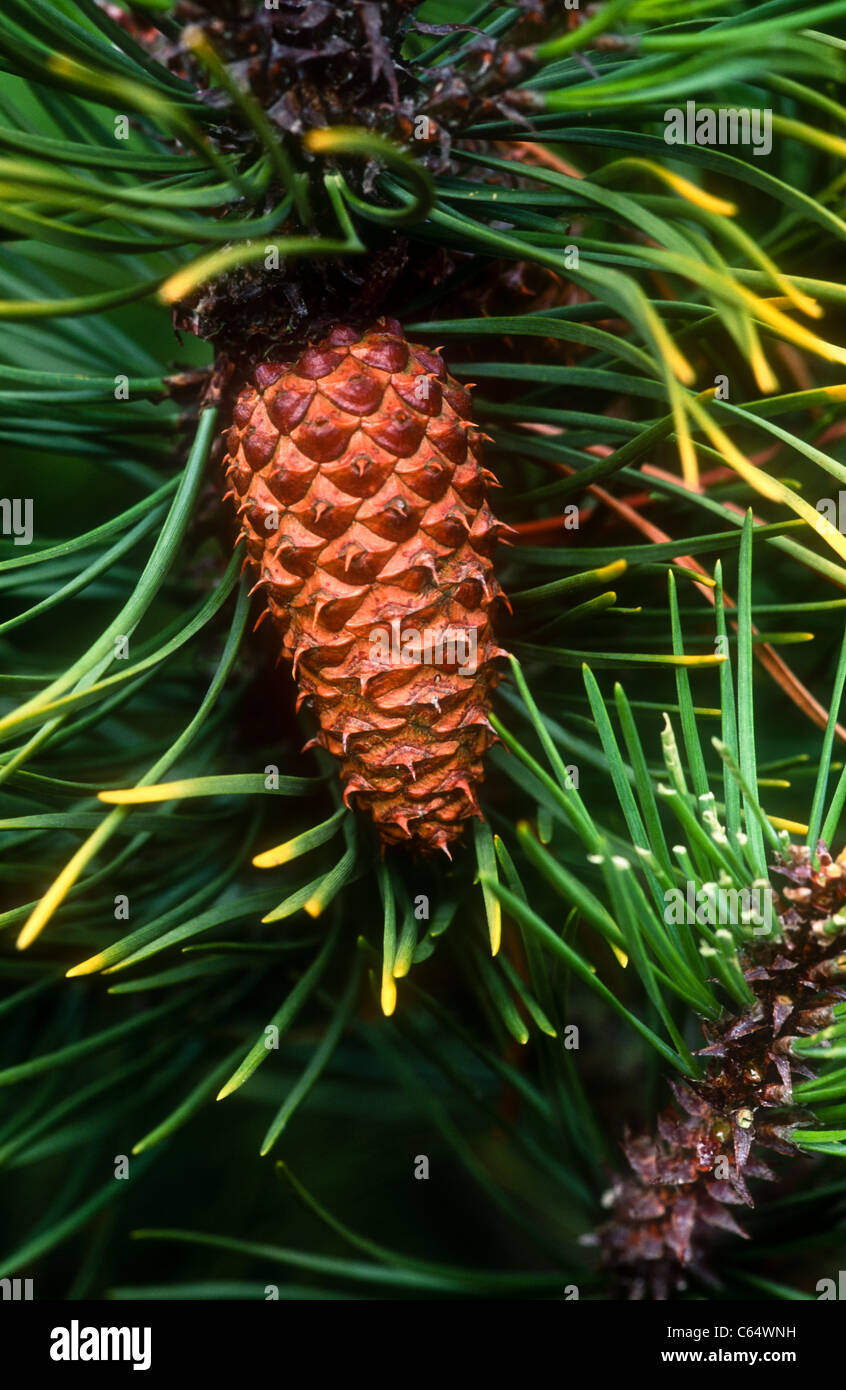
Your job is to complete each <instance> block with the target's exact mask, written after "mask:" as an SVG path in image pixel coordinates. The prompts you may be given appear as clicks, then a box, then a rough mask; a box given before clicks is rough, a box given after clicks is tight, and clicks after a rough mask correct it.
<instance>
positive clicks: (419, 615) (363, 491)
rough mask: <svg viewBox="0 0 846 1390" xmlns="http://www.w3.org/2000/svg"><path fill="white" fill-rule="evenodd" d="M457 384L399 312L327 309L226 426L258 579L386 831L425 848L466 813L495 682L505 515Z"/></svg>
mask: <svg viewBox="0 0 846 1390" xmlns="http://www.w3.org/2000/svg"><path fill="white" fill-rule="evenodd" d="M470 410H471V402H470V396H469V393H468V392H467V391H466V390H465V389H464V388H463V387H461V386H460V385H459V384H458V383H457V382H455V381H453V380H452V379H451V378H450V377H449V376H448V375H447V372H446V369H445V366H444V363H443V360H442V359H441V357H440V356H439V355H438V354H436V353H432V352H431V351H429V350H428V349H424V348H420V347H417V346H416V345H413V344H409V343H408V341H407V340H406V338H405V337H404V335H403V333H402V330H401V328H400V326H399V324H397V323H395V322H394V321H391V320H382V321H380V323H379V324H377V325H376V326H375V327H374V328H373V329H371V330H370V331H368V332H365V333H363V334H362V333H361V332H359V331H358V330H357V329H353V328H347V327H343V326H338V327H336V328H335V329H333V330H332V332H331V333H330V334H329V335H328V336H327V337H326V338H325V339H324V340H323V341H322V342H319V343H317V344H314V345H312V346H310V347H308V348H307V349H305V351H303V352H302V353H301V354H300V356H299V357H298V358H297V359H296V360H294V361H287V362H263V363H261V364H259V366H258V367H257V368H256V369H255V372H254V376H253V380H252V381H251V382H249V383H248V384H247V385H245V386H244V388H243V389H242V390H241V392H240V394H239V395H238V399H237V401H236V402H235V406H234V409H233V412H232V425H231V428H230V429H229V431H228V433H227V440H226V442H227V449H228V455H227V458H226V469H227V478H228V480H229V483H230V485H231V487H232V490H233V492H234V494H235V496H236V497H237V498H238V499H239V500H238V506H237V511H238V515H239V518H240V521H241V528H242V534H243V536H244V537H245V540H246V546H247V553H248V556H249V558H250V560H251V562H252V563H253V564H254V566H255V567H256V568H257V569H258V571H259V580H258V587H260V588H261V589H262V590H263V592H264V594H265V596H266V600H267V604H268V608H269V611H270V613H271V615H272V618H273V620H274V622H275V624H276V626H277V628H278V630H279V633H280V635H281V638H282V647H283V651H284V653H285V655H286V656H288V657H289V659H291V661H292V662H293V664H294V671H295V674H296V676H297V679H298V681H299V682H300V686H301V693H302V698H303V699H305V700H308V701H310V702H311V703H312V705H313V707H314V710H315V713H316V715H317V718H318V721H319V724H320V732H319V733H318V735H317V742H318V743H319V744H321V745H322V746H323V747H324V748H326V749H327V751H329V752H330V753H332V754H333V755H334V756H335V757H337V758H338V759H339V760H340V762H341V775H342V778H343V780H344V782H345V783H346V789H345V799H346V800H347V802H348V804H349V801H350V798H352V797H355V798H356V801H357V803H358V804H360V805H362V806H364V807H365V808H366V809H368V810H369V811H370V813H371V815H372V816H373V818H374V820H375V821H376V823H377V825H378V827H379V831H380V835H381V838H382V840H383V842H384V843H388V844H390V843H398V842H412V843H413V844H414V845H415V846H416V847H418V848H422V849H424V850H429V849H435V848H442V849H446V848H447V846H448V844H449V843H450V842H451V841H453V840H454V839H456V838H457V837H458V835H459V834H460V833H461V830H462V827H463V824H464V822H465V821H466V820H467V819H468V817H470V816H472V815H476V814H478V813H479V812H478V803H477V800H476V788H477V787H478V784H479V783H480V781H481V779H482V775H483V774H482V754H483V753H484V751H485V749H486V748H487V747H488V746H489V745H490V743H491V742H492V741H493V733H492V730H491V727H490V724H489V721H488V719H487V712H488V709H489V706H490V698H491V694H492V691H493V689H494V687H495V685H496V681H497V672H496V669H495V667H494V664H493V663H494V662H495V660H496V658H497V657H498V656H500V655H502V652H501V650H500V648H499V647H497V646H496V644H495V641H494V638H493V633H492V627H491V617H492V611H491V610H492V608H493V606H494V604H495V603H496V602H497V600H498V599H500V598H501V597H502V593H501V589H500V587H499V585H498V583H497V580H496V577H495V575H494V573H493V567H492V562H491V556H492V553H493V550H494V547H495V545H496V541H497V539H498V536H499V534H500V532H501V531H502V530H503V529H504V528H502V527H501V526H500V524H499V523H498V522H496V520H495V519H494V517H493V514H492V513H491V511H490V508H489V507H488V505H487V502H486V500H485V494H486V490H487V484H488V483H489V481H490V480H491V475H490V474H488V473H487V472H485V471H483V470H482V468H481V465H480V462H479V457H478V454H479V445H480V439H479V435H478V431H477V430H476V428H475V426H474V425H473V424H472V421H471V419H470Z"/></svg>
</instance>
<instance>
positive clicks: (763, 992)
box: [589, 845, 846, 1299]
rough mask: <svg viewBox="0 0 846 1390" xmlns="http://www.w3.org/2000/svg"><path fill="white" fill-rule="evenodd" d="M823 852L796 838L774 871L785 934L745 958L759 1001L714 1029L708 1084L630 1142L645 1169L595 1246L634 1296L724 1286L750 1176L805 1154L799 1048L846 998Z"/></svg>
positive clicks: (845, 881) (805, 1072)
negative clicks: (767, 1154) (720, 1261)
mask: <svg viewBox="0 0 846 1390" xmlns="http://www.w3.org/2000/svg"><path fill="white" fill-rule="evenodd" d="M818 859H819V863H818V865H817V866H816V867H815V866H814V864H813V862H812V859H811V855H810V851H809V850H808V848H807V847H806V846H805V845H791V846H790V847H789V851H788V855H787V857H786V858H785V859H784V860H783V861H782V862H780V863H778V864H776V865H775V866H774V870H773V872H774V873H776V874H778V875H780V876H782V877H784V878H785V879H786V880H787V883H788V886H787V887H785V888H782V889H781V892H780V897H779V900H778V903H777V907H778V919H779V922H780V925H781V933H782V935H781V939H780V940H778V941H775V942H767V943H766V944H762V946H761V947H760V949H758V950H755V951H753V950H752V948H750V950H749V952H748V953H747V956H746V958H745V959H744V960H743V962H742V963H743V965H744V975H745V978H746V980H747V982H748V984H749V985H750V988H751V989H752V992H753V993H754V995H755V1003H754V1005H751V1006H750V1007H749V1008H748V1009H747V1010H746V1011H745V1012H743V1013H741V1014H740V1015H729V1014H727V1015H725V1016H724V1017H723V1018H722V1019H720V1020H718V1021H717V1023H715V1024H705V1025H703V1027H704V1031H705V1036H706V1039H707V1046H706V1047H704V1048H703V1049H702V1051H701V1053H700V1055H701V1056H704V1057H707V1058H708V1063H707V1067H706V1071H705V1075H704V1077H703V1078H702V1080H700V1081H691V1082H686V1083H684V1084H683V1085H675V1086H673V1092H674V1094H675V1097H676V1102H677V1105H676V1106H675V1107H673V1108H671V1109H670V1110H668V1111H667V1112H666V1113H665V1114H664V1115H662V1116H661V1117H660V1119H659V1121H658V1132H657V1134H656V1135H655V1136H648V1135H641V1136H638V1137H632V1136H631V1135H627V1137H626V1139H625V1142H624V1146H623V1147H624V1150H625V1154H626V1158H627V1159H628V1162H629V1165H630V1167H631V1169H632V1172H633V1174H634V1176H633V1177H625V1178H620V1179H618V1180H616V1181H615V1183H614V1185H613V1186H612V1188H611V1189H610V1191H609V1192H608V1193H607V1194H606V1205H608V1206H609V1207H610V1208H611V1212H612V1215H611V1219H610V1220H609V1221H608V1222H607V1223H606V1224H605V1225H604V1226H602V1227H601V1229H600V1230H599V1232H598V1234H597V1235H596V1236H595V1237H591V1238H590V1242H589V1243H594V1244H597V1245H598V1246H599V1249H600V1252H601V1259H602V1263H603V1265H604V1267H605V1268H606V1269H607V1270H608V1272H609V1273H610V1275H611V1277H612V1282H613V1284H614V1286H615V1287H616V1289H617V1291H618V1292H619V1293H620V1294H622V1295H623V1296H628V1297H629V1298H657V1299H665V1298H670V1297H672V1296H673V1295H674V1294H676V1293H679V1292H681V1291H682V1290H684V1289H685V1288H686V1287H687V1283H688V1277H689V1275H690V1274H691V1273H695V1274H697V1275H698V1276H699V1277H700V1278H704V1279H706V1280H710V1281H711V1282H715V1271H714V1265H713V1260H712V1259H709V1251H710V1247H711V1245H712V1244H713V1239H714V1236H715V1234H717V1233H718V1232H720V1231H723V1232H730V1233H733V1234H735V1235H741V1236H743V1235H745V1232H744V1231H743V1229H742V1228H741V1227H740V1226H739V1225H738V1223H737V1221H736V1220H735V1218H734V1216H733V1215H732V1213H731V1211H730V1210H729V1208H730V1207H732V1206H743V1205H747V1206H752V1195H751V1193H750V1191H749V1188H748V1186H747V1179H749V1178H762V1179H765V1180H772V1179H773V1173H772V1172H771V1170H770V1169H769V1167H768V1166H767V1165H766V1164H765V1163H764V1162H763V1161H762V1159H761V1157H760V1154H759V1152H758V1150H759V1147H761V1146H763V1147H764V1148H768V1149H772V1150H775V1151H777V1152H781V1153H788V1154H792V1153H795V1152H796V1149H795V1146H794V1145H793V1144H791V1140H790V1132H791V1128H792V1127H795V1126H796V1124H797V1123H798V1122H800V1121H801V1120H802V1113H801V1111H800V1110H799V1109H798V1108H797V1107H796V1106H795V1104H794V1103H793V1084H794V1080H795V1079H796V1078H797V1077H800V1078H802V1077H808V1076H812V1075H814V1073H813V1072H812V1071H811V1069H810V1068H809V1067H808V1066H806V1065H805V1064H804V1063H803V1062H802V1061H800V1059H799V1058H798V1057H796V1056H794V1055H793V1053H792V1051H791V1047H792V1043H793V1042H794V1041H796V1040H798V1039H799V1038H801V1037H804V1036H808V1035H809V1034H811V1033H815V1032H817V1031H818V1030H819V1029H820V1028H824V1027H826V1026H827V1025H828V1024H830V1023H832V1022H833V1018H834V1015H833V1012H832V1009H833V1006H834V1004H836V1003H837V1002H839V1001H840V1000H841V999H843V998H846V990H844V989H843V988H841V987H840V984H839V983H838V982H839V981H841V980H843V981H846V954H844V941H846V924H841V923H840V922H839V921H837V920H834V921H832V918H836V914H837V913H838V912H839V911H840V910H841V909H842V908H843V906H844V904H846V865H844V863H842V862H841V861H840V859H838V860H834V859H832V857H831V855H830V854H829V852H828V850H827V849H826V847H825V846H824V845H820V846H819V848H818Z"/></svg>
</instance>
